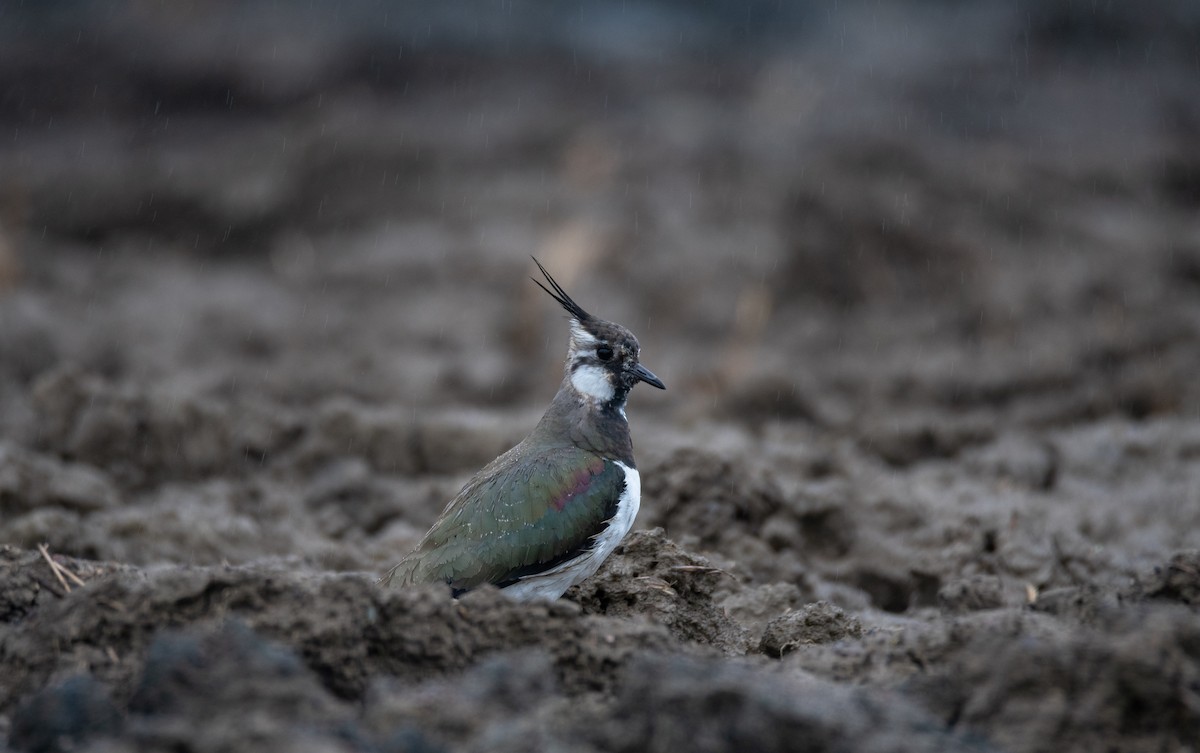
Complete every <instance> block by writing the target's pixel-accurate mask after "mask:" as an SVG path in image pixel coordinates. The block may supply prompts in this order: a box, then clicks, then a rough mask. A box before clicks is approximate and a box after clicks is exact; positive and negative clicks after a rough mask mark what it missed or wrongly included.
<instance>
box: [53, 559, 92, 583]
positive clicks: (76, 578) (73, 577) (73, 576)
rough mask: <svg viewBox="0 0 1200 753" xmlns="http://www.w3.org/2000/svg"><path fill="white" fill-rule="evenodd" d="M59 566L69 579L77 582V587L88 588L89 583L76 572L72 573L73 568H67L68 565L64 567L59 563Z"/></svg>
mask: <svg viewBox="0 0 1200 753" xmlns="http://www.w3.org/2000/svg"><path fill="white" fill-rule="evenodd" d="M58 566H59V567H60V568H61V569H62V571H63V572H64V573H66V574H67V577H68V578H70V579H71V580H73V581H75V585H77V586H86V585H87V581H85V580H84V579H83V578H80V577H79V576H78V575H76V574H75V573H74V572H72V570H71V568H69V567H67V566H66V565H64V564H62V563H59V565H58Z"/></svg>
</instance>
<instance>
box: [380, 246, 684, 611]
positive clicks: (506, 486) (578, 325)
mask: <svg viewBox="0 0 1200 753" xmlns="http://www.w3.org/2000/svg"><path fill="white" fill-rule="evenodd" d="M533 262H534V264H536V265H537V267H538V269H539V270H541V273H542V276H543V277H545V278H546V282H547V283H549V287H547V286H546V285H543V284H542V283H541V282H540V281H539V280H537V279H536V278H530V279H533V281H534V283H536V284H537V285H538V287H540V288H541V289H542V290H544V291H546V292H547V293H549V294H550V297H551V298H553V299H554V300H555V301H557V302H558V303H559V305H561V306H562V307H563V308H564V309H566V311H567V313H568V314H569V316H570V322H569V325H570V338H569V340H568V345H567V360H566V367H565V369H564V374H563V380H562V384H561V385H560V386H559V388H558V392H557V394H555V396H554V400H553V401H551V403H550V407H549V408H547V409H546V412H545V414H544V415H543V416H542V418H541V420H540V421H539V422H538V423H537V425H536V426H535V427H534V428H533V430H532V431H531V432H530V433H529V434H528V436H526V437H525V438H524V439H522V440H521V441H520V442H519V443H518V444H517V445H516V446H515V447H513V448H512V449H510V450H509V451H507V452H505V453H504V454H502V455H500V456H499V457H498V458H496V459H495V460H493V461H492V462H491V463H489V464H488V465H487V466H485V467H484V468H483V469H482V470H480V471H479V472H478V473H476V474H475V475H474V476H473V477H472V478H471V479H470V480H469V481H467V483H466V484H465V485H464V486H463V488H462V490H461V491H459V493H458V494H457V495H456V496H455V497H454V498H453V499H451V500H450V502H449V503H447V505H446V508H445V509H444V510H443V511H442V514H441V515H440V516H439V517H438V519H437V520H436V521H435V522H434V524H433V526H432V527H431V528H430V529H429V532H428V533H426V534H425V536H424V537H423V538H422V539H421V541H420V543H418V544H417V546H416V548H415V549H413V551H412V552H411V553H409V554H408V555H407V556H405V557H404V559H402V560H401V561H400V562H399V563H398V564H397V565H396V566H395V567H393V568H392V569H391V570H390V571H388V573H387V574H386V575H384V576H383V577H382V578H380V580H379V582H380V584H381V585H383V586H411V585H416V584H422V583H444V584H446V585H447V586H449V588H450V591H451V594H452V596H454V597H455V598H457V597H458V596H460V595H462V594H463V593H465V592H467V591H470V590H472V589H475V588H478V587H480V586H484V585H486V584H489V583H490V584H492V585H495V586H497V587H499V588H500V589H501V590H502V591H503V592H504V593H506V594H508V595H509V596H511V597H513V598H515V599H517V600H518V601H531V600H535V599H548V600H554V599H557V598H559V597H560V596H562V595H563V594H564V593H565V592H566V591H567V589H568V588H570V587H571V586H573V585H575V584H576V583H580V582H581V581H583V580H585V579H586V578H589V577H591V576H592V575H594V574H595V573H596V571H597V570H599V569H600V565H601V564H602V563H603V562H604V560H606V559H607V558H608V556H609V555H610V554H612V553H613V550H615V549H616V548H617V545H618V544H619V543H620V542H621V540H622V539H623V538H624V537H625V535H626V534H627V533H629V530H630V528H631V527H632V526H633V522H634V518H636V517H637V513H638V508H639V506H640V505H641V476H640V474H639V473H638V470H637V464H636V463H635V462H634V458H633V441H632V439H631V438H630V434H629V421H628V420H627V418H626V416H625V402H626V400H627V399H628V397H629V392H630V390H631V389H633V387H634V385H636V384H637V383H639V382H645V383H646V384H649V385H650V386H652V387H656V388H658V389H660V390H665V389H666V385H665V384H663V382H662V380H661V379H659V378H658V377H657V376H655V375H654V373H653V372H651V371H650V370H649V369H647V368H646V367H645V366H643V365H642V364H641V361H640V360H639V359H640V357H641V356H640V346H639V344H638V340H637V338H636V337H634V335H633V333H632V332H630V331H629V330H628V329H626V328H625V327H622V326H621V325H619V324H614V323H613V322H608V321H605V320H603V319H599V318H597V317H595V316H592V315H591V314H589V313H588V312H586V311H584V310H583V308H582V307H581V306H580V305H579V304H578V303H576V302H575V301H574V300H573V299H572V298H571V296H569V295H567V293H566V291H565V290H563V288H562V286H561V285H559V284H558V283H557V282H556V281H555V280H554V278H553V277H551V276H550V273H549V272H547V271H546V268H545V267H544V266H542V263H541V262H539V261H538V260H537V259H536V258H534V259H533Z"/></svg>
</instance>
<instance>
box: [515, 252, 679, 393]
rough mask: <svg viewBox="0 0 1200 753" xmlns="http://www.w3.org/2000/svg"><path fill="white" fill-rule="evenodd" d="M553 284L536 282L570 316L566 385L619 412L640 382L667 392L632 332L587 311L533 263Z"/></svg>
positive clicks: (541, 267) (536, 261)
mask: <svg viewBox="0 0 1200 753" xmlns="http://www.w3.org/2000/svg"><path fill="white" fill-rule="evenodd" d="M533 262H534V264H537V265H538V269H540V270H541V271H542V274H543V275H544V276H545V278H546V282H548V283H550V287H546V286H545V285H542V283H541V282H539V281H538V280H534V282H535V283H537V284H538V286H539V287H541V289H542V290H545V291H546V292H547V293H549V294H550V297H552V298H553V299H554V300H556V301H558V303H559V304H560V305H561V306H562V307H563V308H564V309H566V310H567V313H569V314H570V315H571V341H570V344H569V346H568V348H567V382H568V383H569V384H570V385H571V387H572V389H574V390H575V392H577V393H578V394H579V395H580V397H581V398H584V399H588V400H591V401H593V402H595V403H596V404H598V405H601V406H613V407H615V408H617V409H620V408H621V407H622V406H624V405H625V400H626V398H627V397H628V396H629V391H630V390H631V389H633V385H635V384H637V383H638V382H645V383H646V384H649V385H650V386H652V387H657V388H658V389H660V390H665V389H666V388H667V387H666V385H665V384H663V383H662V380H661V379H659V378H658V377H656V376H654V374H653V373H652V372H651V371H650V370H649V369H647V368H646V367H645V366H643V365H642V364H641V362H640V361H639V360H638V357H639V351H640V348H639V346H638V341H637V338H636V337H634V336H633V333H632V332H630V331H629V330H627V329H625V328H624V327H622V326H621V325H619V324H614V323H613V322H606V321H604V320H603V319H599V318H597V317H594V316H592V315H591V314H589V313H588V312H586V311H584V310H583V309H582V308H581V307H580V306H579V304H578V303H575V301H574V300H572V299H571V296H569V295H567V293H566V291H565V290H563V289H562V287H561V286H560V285H559V284H558V283H557V282H555V280H554V278H553V277H551V276H550V273H549V272H547V271H546V268H545V267H543V266H542V264H541V262H539V261H538V260H537V259H534V260H533Z"/></svg>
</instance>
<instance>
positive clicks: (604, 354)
mask: <svg viewBox="0 0 1200 753" xmlns="http://www.w3.org/2000/svg"><path fill="white" fill-rule="evenodd" d="M612 357H613V349H612V348H610V347H609V346H607V345H601V346H600V347H598V348H596V358H599V359H600V360H601V361H608V360H610V359H612Z"/></svg>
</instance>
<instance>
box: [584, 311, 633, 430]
mask: <svg viewBox="0 0 1200 753" xmlns="http://www.w3.org/2000/svg"><path fill="white" fill-rule="evenodd" d="M600 331H601V332H603V333H604V334H603V335H600V334H593V333H592V332H590V331H588V330H586V329H584V328H583V326H582V325H580V323H579V322H578V321H576V320H572V321H571V346H570V350H569V352H568V355H567V357H568V359H569V361H568V363H567V371H568V373H569V374H570V380H571V387H573V388H574V390H575V392H577V393H578V394H579V395H580V396H581V397H583V398H585V399H588V400H591V401H593V402H595V403H596V404H597V405H601V404H608V403H612V401H613V400H614V399H615V398H616V397H617V394H618V392H620V387H621V383H620V381H619V380H620V378H621V374H622V373H624V370H626V369H627V365H628V363H629V362H632V363H633V364H634V365H636V363H637V360H636V359H637V340H635V339H634V338H633V335H631V334H629V333H628V332H627V331H626V330H624V329H623V328H621V327H618V326H617V325H615V324H608V323H603V326H602V329H601V330H600ZM626 391H628V388H626ZM621 402H622V404H624V400H622V401H621ZM616 407H617V409H618V410H619V409H620V408H621V407H622V406H621V405H618V406H616Z"/></svg>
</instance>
